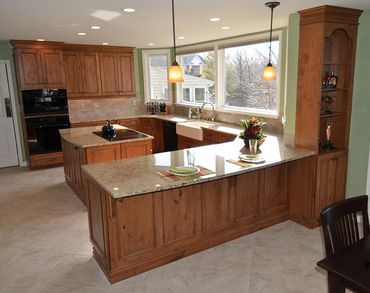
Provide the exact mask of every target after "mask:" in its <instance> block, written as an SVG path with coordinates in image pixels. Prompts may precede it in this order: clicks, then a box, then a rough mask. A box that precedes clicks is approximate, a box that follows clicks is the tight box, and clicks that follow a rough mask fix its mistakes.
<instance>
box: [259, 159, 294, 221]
mask: <svg viewBox="0 0 370 293" xmlns="http://www.w3.org/2000/svg"><path fill="white" fill-rule="evenodd" d="M287 171H288V169H287V165H286V164H282V165H277V166H274V167H270V168H266V169H264V170H261V172H260V176H262V177H260V183H261V189H260V190H261V193H260V195H261V196H262V197H261V198H263V213H264V214H265V215H269V216H274V215H278V214H281V213H282V212H284V211H288V196H287Z"/></svg>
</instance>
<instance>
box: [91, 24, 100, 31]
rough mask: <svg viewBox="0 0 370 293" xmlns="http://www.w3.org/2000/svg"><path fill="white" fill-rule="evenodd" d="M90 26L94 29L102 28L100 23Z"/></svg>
mask: <svg viewBox="0 0 370 293" xmlns="http://www.w3.org/2000/svg"><path fill="white" fill-rule="evenodd" d="M90 28H91V29H93V30H100V26H98V25H92V26H90Z"/></svg>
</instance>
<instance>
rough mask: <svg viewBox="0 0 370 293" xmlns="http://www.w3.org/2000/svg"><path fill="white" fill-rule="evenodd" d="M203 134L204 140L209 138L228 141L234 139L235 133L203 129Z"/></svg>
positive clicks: (216, 140) (215, 140)
mask: <svg viewBox="0 0 370 293" xmlns="http://www.w3.org/2000/svg"><path fill="white" fill-rule="evenodd" d="M203 136H204V139H205V140H210V141H214V142H228V141H233V140H234V139H235V137H236V136H235V135H233V134H230V133H221V132H218V131H214V130H210V129H203Z"/></svg>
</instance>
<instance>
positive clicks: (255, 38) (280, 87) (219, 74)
mask: <svg viewBox="0 0 370 293" xmlns="http://www.w3.org/2000/svg"><path fill="white" fill-rule="evenodd" d="M272 37H273V39H275V40H278V41H279V55H278V60H279V66H278V71H277V78H278V80H277V97H276V98H277V109H276V110H265V109H256V108H248V107H245V108H244V107H243V108H242V107H232V106H225V96H224V80H225V73H226V71H225V62H223V61H224V60H225V59H224V58H225V56H224V52H225V50H224V49H226V48H228V47H236V46H243V45H249V44H253V43H260V42H266V41H269V32H265V33H257V34H251V35H247V36H242V37H235V38H231V39H225V40H216V41H211V42H206V43H202V44H198V45H192V46H183V47H180V48H178V49H177V53H178V55H184V54H192V53H198V52H205V51H214V56H215V60H214V66H215V81H214V87H215V109H216V110H217V111H218V112H225V113H233V114H242V115H250V116H253V115H255V116H260V117H266V118H280V117H281V116H282V115H283V111H284V109H283V107H284V99H283V97H284V95H285V90H284V83H285V76H283V74H284V73H285V70H286V69H285V63H284V62H285V55H284V54H285V44H284V40H285V39H286V32H285V31H284V29H277V30H274V31H273V32H272ZM261 76H262V72H261ZM179 89H180V90H179ZM176 93H177V94H176V104H177V105H180V106H193V107H194V106H195V107H196V106H200V105H201V104H202V103H195V102H183V101H181V99H182V98H181V86H176ZM206 107H207V105H206Z"/></svg>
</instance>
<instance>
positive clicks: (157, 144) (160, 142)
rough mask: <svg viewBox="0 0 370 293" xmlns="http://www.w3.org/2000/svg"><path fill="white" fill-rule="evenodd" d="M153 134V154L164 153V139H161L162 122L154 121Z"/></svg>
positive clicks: (159, 120)
mask: <svg viewBox="0 0 370 293" xmlns="http://www.w3.org/2000/svg"><path fill="white" fill-rule="evenodd" d="M154 122H155V131H154V132H155V133H154V144H153V152H154V153H161V152H164V137H163V120H161V119H155V120H154Z"/></svg>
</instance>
